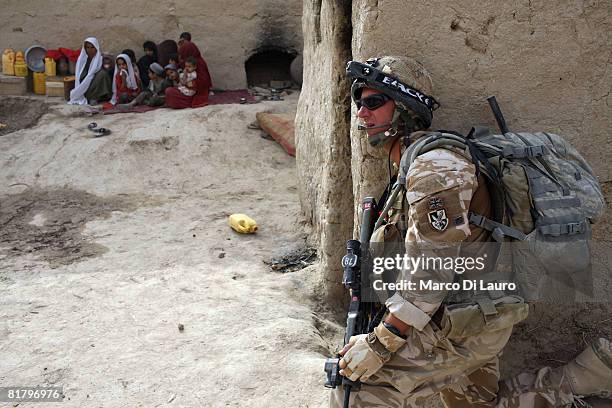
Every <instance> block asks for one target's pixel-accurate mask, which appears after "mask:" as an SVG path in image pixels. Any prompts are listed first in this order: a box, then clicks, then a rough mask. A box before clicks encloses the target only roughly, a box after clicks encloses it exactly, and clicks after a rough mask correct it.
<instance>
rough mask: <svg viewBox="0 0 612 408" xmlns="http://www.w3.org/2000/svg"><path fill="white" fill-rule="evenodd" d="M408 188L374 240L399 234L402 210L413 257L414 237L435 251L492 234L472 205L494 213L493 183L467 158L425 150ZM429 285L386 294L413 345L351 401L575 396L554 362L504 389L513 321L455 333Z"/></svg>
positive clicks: (442, 278)
mask: <svg viewBox="0 0 612 408" xmlns="http://www.w3.org/2000/svg"><path fill="white" fill-rule="evenodd" d="M405 187H406V195H405V197H399V198H398V200H397V201H396V203H395V204H394V205H393V208H392V209H391V211H390V214H389V216H390V217H389V220H390V223H389V224H387V225H386V226H383V227H380V228H379V229H378V230H376V231H375V232H374V234H373V236H372V241H373V242H384V241H388V240H389V239H397V236H393V235H394V234H395V233H396V232H395V230H394V228H392V225H393V223H394V222H395V221H397V220H398V219H399V216H400V214H401V213H402V212H405V213H406V214H407V217H406V218H407V223H408V225H407V227H408V230H407V235H406V244H407V245H406V248H407V251H408V255H409V256H410V250H411V249H410V248H414V247H413V246H412V244H416V245H419V246H420V247H421V248H423V247H427V248H429V249H433V250H436V249H437V248H444V247H445V245H446V244H447V243H449V242H462V241H470V242H480V241H483V242H484V241H487V240H488V239H489V234H488V232H486V231H484V230H482V229H480V228H479V227H475V226H473V225H470V224H469V223H468V211H474V212H476V213H478V214H482V215H484V216H488V215H489V213H490V211H491V210H490V202H489V196H488V192H487V186H486V184H485V183H484V182H483V180H482V179H477V178H476V175H475V167H474V165H473V164H472V161H471V160H470V159H468V158H467V157H464V156H462V155H461V154H458V153H457V152H454V151H450V150H448V149H434V150H431V151H429V152H427V153H424V154H422V155H421V156H419V157H417V159H416V160H415V162H413V163H412V165H411V166H410V169H409V171H408V173H407V177H406V186H405ZM432 203H433V204H434V205H432ZM406 204H407V207H408V208H405V205H406ZM432 210H434V211H438V210H443V211H444V216H445V218H446V227H445V228H443V229H442V230H439V229H437V228H435V227H434V226H433V221H432V219H431V218H430V216H429V214H430V213H431V212H432ZM412 250H414V249H412ZM427 273H429V275H426V274H427ZM453 275H454V274H453V273H452V271H451V272H450V273H449V272H444V271H442V272H440V273H439V274H438V276H435V277H434V276H431V273H430V272H425V271H422V270H417V271H416V273H415V274H414V275H413V276H414V279H419V278H423V279H425V278H426V279H434V280H436V281H439V282H452V281H453ZM430 292H431V291H430ZM430 292H423V291H408V290H405V291H401V292H397V293H396V294H395V295H393V296H392V297H391V298H389V299H388V300H387V301H386V306H387V308H388V310H389V311H390V312H391V313H393V314H394V315H395V316H396V317H398V318H399V319H401V320H402V321H404V322H405V323H407V324H409V325H410V326H411V327H410V328H409V329H408V332H407V333H406V335H407V336H408V338H407V344H406V345H405V346H404V347H402V348H400V349H399V350H398V351H397V352H396V353H395V354H394V355H393V357H391V360H389V361H388V362H387V363H386V364H384V365H383V367H382V368H381V369H380V370H379V371H378V372H376V373H375V374H374V375H372V376H371V377H370V378H369V379H368V380H367V381H365V382H364V383H362V387H361V389H360V391H356V392H353V393H352V394H351V403H350V407H353V408H357V407H418V406H423V405H424V404H425V403H426V402H425V401H426V400H427V399H428V397H430V396H432V395H434V394H437V393H440V396H441V398H442V401H443V402H444V404H445V405H446V406H447V407H453V408H455V407H495V406H498V407H503V408H511V407H512V408H514V407H554V406H563V405H566V404H569V403H571V402H572V395H571V393H569V392H568V391H567V390H565V391H562V390H561V389H560V384H561V376H560V375H558V373H557V372H555V370H551V369H550V368H544V369H542V370H540V371H539V372H538V373H537V374H533V375H531V374H521V375H519V376H517V377H515V378H513V379H511V380H508V381H506V382H503V383H501V389H500V385H498V381H499V356H500V355H501V352H502V349H503V348H504V346H505V345H506V343H507V342H508V339H509V338H510V335H511V332H512V324H513V323H510V325H509V326H508V325H507V327H504V328H502V329H500V330H492V331H483V332H481V333H479V334H477V335H474V336H470V337H465V338H459V339H449V338H447V337H445V335H444V334H443V331H442V330H441V327H440V326H439V325H440V322H439V321H438V322H436V321H435V320H436V319H435V318H434V320H432V316H433V315H434V313H435V312H436V311H437V310H438V308H439V307H440V305H441V303H442V302H443V301H444V298H445V295H446V293H445V292H443V291H435V292H431V293H430ZM522 318H524V316H522V317H519V318H518V319H516V321H520V320H521V319H522ZM516 321H515V322H514V323H516ZM557 371H559V370H557ZM343 397H344V390H343V389H342V387H339V388H337V389H335V390H334V391H332V395H331V399H330V407H341V406H342V402H343Z"/></svg>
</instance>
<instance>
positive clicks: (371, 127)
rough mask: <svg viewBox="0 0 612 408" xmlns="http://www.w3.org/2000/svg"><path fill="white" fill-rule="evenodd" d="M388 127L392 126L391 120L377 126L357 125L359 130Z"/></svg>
mask: <svg viewBox="0 0 612 408" xmlns="http://www.w3.org/2000/svg"><path fill="white" fill-rule="evenodd" d="M388 127H391V122H387V123H383V124H382V125H376V126H363V125H357V129H358V130H370V129H382V128H388Z"/></svg>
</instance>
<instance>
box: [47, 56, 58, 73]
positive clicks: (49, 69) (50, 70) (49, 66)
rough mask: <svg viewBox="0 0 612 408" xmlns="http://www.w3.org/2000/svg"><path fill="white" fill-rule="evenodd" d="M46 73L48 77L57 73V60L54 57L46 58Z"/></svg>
mask: <svg viewBox="0 0 612 408" xmlns="http://www.w3.org/2000/svg"><path fill="white" fill-rule="evenodd" d="M45 75H46V76H48V77H52V76H55V75H56V72H55V60H54V59H53V58H45Z"/></svg>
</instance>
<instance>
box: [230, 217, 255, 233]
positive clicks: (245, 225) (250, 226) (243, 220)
mask: <svg viewBox="0 0 612 408" xmlns="http://www.w3.org/2000/svg"><path fill="white" fill-rule="evenodd" d="M229 225H230V227H232V229H233V230H234V231H236V232H239V233H241V234H252V233H254V232H255V231H257V223H256V222H255V220H253V219H252V218H251V217H249V216H248V215H244V214H232V215H230V217H229Z"/></svg>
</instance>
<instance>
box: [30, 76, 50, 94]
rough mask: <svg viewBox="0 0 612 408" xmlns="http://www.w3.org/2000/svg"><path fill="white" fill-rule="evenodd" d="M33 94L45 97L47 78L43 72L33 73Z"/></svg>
mask: <svg viewBox="0 0 612 408" xmlns="http://www.w3.org/2000/svg"><path fill="white" fill-rule="evenodd" d="M33 74H34V93H35V94H37V95H45V94H46V93H47V86H46V82H47V76H46V75H45V73H44V72H34V73H33Z"/></svg>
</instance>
